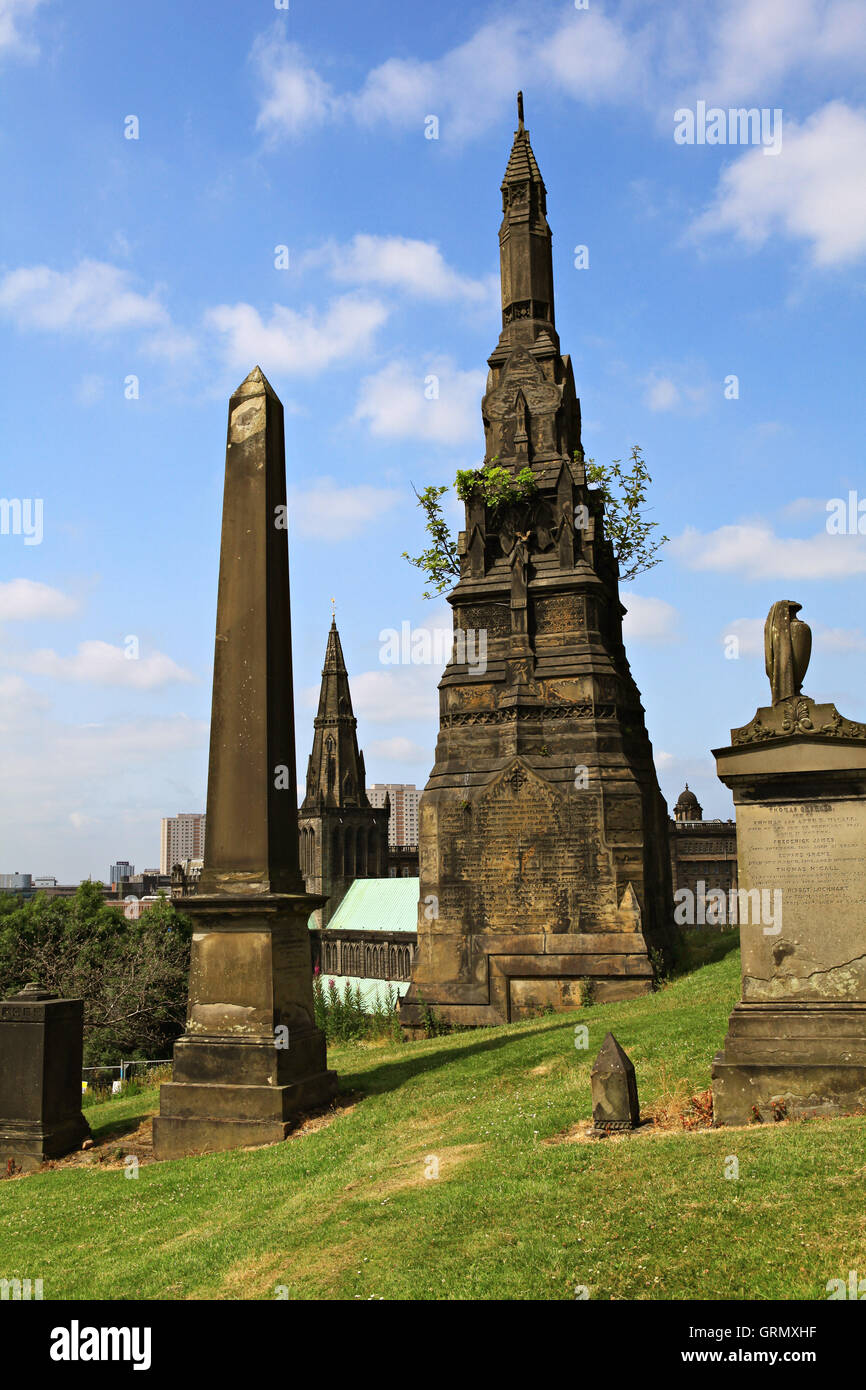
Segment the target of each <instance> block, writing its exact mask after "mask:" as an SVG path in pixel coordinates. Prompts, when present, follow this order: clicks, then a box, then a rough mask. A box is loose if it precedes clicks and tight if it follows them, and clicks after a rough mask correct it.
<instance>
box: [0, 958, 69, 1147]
mask: <svg viewBox="0 0 866 1390" xmlns="http://www.w3.org/2000/svg"><path fill="white" fill-rule="evenodd" d="M83 1020H84V1004H83V1002H82V1000H81V999H58V998H57V996H56V995H53V994H51V993H49V992H48V991H47V990H43V989H40V988H39V986H38V985H35V984H30V985H27V986H26V988H25V989H23V990H21V991H20V993H18V994H16V995H13V996H12V998H11V999H5V1000H3V1001H2V1002H0V1166H2V1168H3V1170H4V1171H5V1170H6V1167H7V1164H8V1163H9V1161H10V1159H11V1161H12V1163H13V1164H14V1165H15V1166H16V1167H18V1168H20V1169H22V1170H24V1171H28V1170H31V1169H33V1168H37V1167H38V1166H39V1164H40V1163H44V1162H45V1161H46V1160H47V1159H50V1158H61V1157H62V1156H63V1154H66V1153H69V1152H70V1151H71V1150H72V1149H77V1148H80V1146H81V1144H82V1142H83V1140H85V1139H87V1138H89V1136H90V1127H89V1126H88V1123H87V1121H86V1120H85V1118H84V1116H83V1115H82V1113H81V1062H82V1048H83Z"/></svg>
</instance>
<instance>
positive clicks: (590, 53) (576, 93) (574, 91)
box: [539, 10, 644, 102]
mask: <svg viewBox="0 0 866 1390" xmlns="http://www.w3.org/2000/svg"><path fill="white" fill-rule="evenodd" d="M642 48H643V40H642V37H641V36H640V35H639V34H637V33H633V34H627V33H626V32H625V30H624V29H623V27H622V26H621V25H620V24H618V23H617V22H616V21H615V20H611V19H607V18H606V17H605V16H604V15H603V14H600V13H599V12H598V11H591V10H588V11H587V12H586V13H585V14H580V15H574V16H569V17H568V18H567V19H565V20H563V22H562V24H561V25H560V26H559V28H558V29H557V31H556V33H555V34H554V35H553V37H552V38H551V39H550V40H549V42H547V43H542V44H541V46H540V48H539V58H540V59H541V63H542V66H543V67H547V68H548V69H549V72H550V75H551V76H552V77H553V78H554V79H555V81H556V82H557V83H558V85H559V86H560V87H561V88H562V90H563V91H564V92H567V93H568V94H569V96H573V97H576V98H577V99H578V100H580V101H587V102H590V101H597V100H601V99H607V98H613V99H615V100H621V99H622V97H623V95H624V94H625V93H626V92H627V91H629V90H631V91H633V90H634V86H635V85H636V84H638V83H639V82H640V81H641V78H642V73H643V71H644V55H643V53H642V52H641V51H640V50H641V49H642Z"/></svg>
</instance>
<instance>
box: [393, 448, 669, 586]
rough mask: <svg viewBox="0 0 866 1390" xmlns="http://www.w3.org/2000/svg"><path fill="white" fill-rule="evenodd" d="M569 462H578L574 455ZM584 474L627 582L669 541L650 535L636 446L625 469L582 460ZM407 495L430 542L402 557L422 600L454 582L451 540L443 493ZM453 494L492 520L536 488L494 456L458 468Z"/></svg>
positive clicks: (644, 476)
mask: <svg viewBox="0 0 866 1390" xmlns="http://www.w3.org/2000/svg"><path fill="white" fill-rule="evenodd" d="M575 458H578V454H577V451H575ZM628 464H631V468H629V467H628ZM586 476H587V481H588V482H589V483H590V484H592V485H593V486H595V487H597V488H598V489H599V491H600V492H601V495H602V501H603V503H604V509H605V530H606V533H607V536H608V538H609V540H610V541H611V543H612V545H613V550H614V555H615V557H616V561H617V564H618V566H619V577H620V581H621V582H622V583H627V582H628V581H629V580H631V579H634V578H636V576H637V575H639V574H644V573H645V572H646V571H647V570H649V569H652V568H653V567H654V566H655V565H658V564H660V563H661V556H660V555H659V554H658V551H659V550H660V549H661V547H662V546H663V545H664V544H665V542H666V541H667V540H668V539H669V537H668V536H655V535H654V534H653V532H654V531H656V530H657V528H658V522H656V521H648V520H647V518H646V507H645V503H646V497H647V492H648V489H649V485H650V483H651V482H652V478H651V477H650V474H649V472H648V470H647V466H646V463H645V461H644V458H643V455H642V453H641V449H640V446H639V445H637V444H636V445H635V446H634V447H633V448H632V451H631V453H630V455H629V458H628V461H627V464H625V465H623V462H622V460H621V459H614V460H613V461H612V463H610V464H609V465H605V464H602V463H596V462H595V460H594V459H587V460H586ZM412 491H413V492H414V493H415V496H416V498H417V499H418V506H419V507H420V508H421V510H422V512H423V514H424V529H425V531H426V532H427V535H428V536H429V538H430V544H429V545H428V546H427V548H426V549H425V550H422V551H421V553H420V554H419V555H410V554H409V552H408V551H406V550H404V551H403V559H404V560H408V561H409V564H410V565H414V566H415V568H416V569H420V570H421V571H422V573H423V575H424V578H425V581H426V583H427V584H429V585H430V588H429V589H428V590H426V591H425V593H424V595H423V597H424V598H434V597H435V596H436V595H437V594H441V593H444V592H445V591H446V590H447V589H450V588H451V587H452V586H453V585H454V584H455V583H456V581H457V580H458V579H459V578H460V557H459V555H458V552H457V540H456V538H455V537H454V536H453V535H452V534H451V530H450V527H449V525H448V522H447V521H446V519H445V516H444V513H443V510H442V498H443V497H444V496H445V494H446V493H447V492H448V491H449V489H448V487H437V486H436V485H435V484H431V485H430V486H428V487H425V488H424V489H423V490H422V491H421V492H419V491H418V489H417V488H416V487H415V486H414V485H413V487H412ZM455 491H456V494H457V496H458V498H459V499H460V501H461V502H468V501H472V500H483V501H484V503H485V504H486V505H487V506H488V507H490V508H492V510H493V514H494V521H495V518H496V516H497V514H500V515H501V513H502V511H504V510H505V508H507V507H510V506H515V505H519V504H521V503H526V502H530V501H531V500H532V499H533V497H534V496H535V495H536V493H537V491H538V488H537V484H536V482H535V478H534V476H533V473H532V469H531V468H529V467H525V468H521V470H520V472H519V473H517V474H515V475H513V476H512V474H511V473H510V472H509V471H508V469H507V468H505V467H503V466H502V465H501V464H497V462H496V459H495V458H494V459H491V461H490V462H489V463H487V464H485V465H484V467H482V468H461V469H458V471H457V478H456V484H455Z"/></svg>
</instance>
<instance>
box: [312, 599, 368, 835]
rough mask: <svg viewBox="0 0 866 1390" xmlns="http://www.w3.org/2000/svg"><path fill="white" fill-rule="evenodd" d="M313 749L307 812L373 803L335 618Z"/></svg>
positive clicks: (323, 672)
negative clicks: (359, 743)
mask: <svg viewBox="0 0 866 1390" xmlns="http://www.w3.org/2000/svg"><path fill="white" fill-rule="evenodd" d="M313 727H314V731H315V732H314V734H313V751H312V753H311V754H310V760H309V763H308V764H307V787H306V795H305V796H304V802H303V806H302V808H301V809H302V811H307V812H312V811H314V810H315V808H316V807H317V806H320V805H325V806H337V807H345V806H364V807H366V806H369V805H370V803H369V801H368V800H367V790H366V778H365V773H364V758H363V755H362V754H361V753H360V752H359V750H358V732H357V730H358V721H357V719H356V718H355V716H354V714H353V713H352V696H351V694H350V691H349V675H348V672H347V670H346V662H345V660H344V658H343V648H342V644H341V642H340V634H339V632H338V631H337V621H336V618H332V619H331V630H330V632H329V633H328V645H327V647H326V649H325V664H324V666H323V668H322V688H321V690H320V692H319V711H318V714H317V715H316V718H315V720H314V721H313Z"/></svg>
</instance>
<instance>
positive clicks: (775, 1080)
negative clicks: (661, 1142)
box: [712, 1003, 866, 1125]
mask: <svg viewBox="0 0 866 1390" xmlns="http://www.w3.org/2000/svg"><path fill="white" fill-rule="evenodd" d="M712 1076H713V1108H714V1113H715V1118H716V1121H717V1123H719V1124H722V1125H745V1124H749V1123H750V1122H751V1121H754V1120H773V1119H781V1118H783V1117H788V1118H796V1117H802V1116H807V1115H840V1114H846V1113H849V1112H851V1111H854V1110H866V1004H862V1003H861V1004H856V1003H849V1004H830V1003H827V1004H803V1003H796V1004H737V1006H736V1007H735V1009H734V1011H733V1013H732V1014H731V1017H730V1020H729V1022H728V1034H727V1037H726V1038H725V1046H724V1049H723V1051H721V1052H718V1053H716V1056H715V1058H714V1060H713V1069H712Z"/></svg>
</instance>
